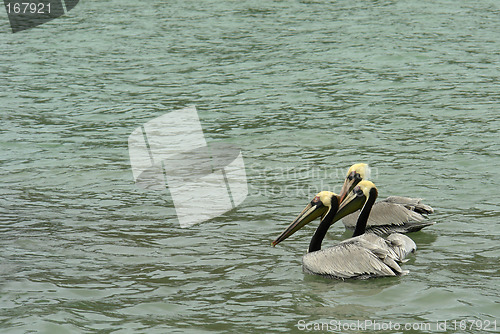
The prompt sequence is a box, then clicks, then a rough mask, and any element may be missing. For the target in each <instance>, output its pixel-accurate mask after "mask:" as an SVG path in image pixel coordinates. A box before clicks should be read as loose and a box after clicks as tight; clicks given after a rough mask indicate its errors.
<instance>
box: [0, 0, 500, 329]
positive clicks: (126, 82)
mask: <svg viewBox="0 0 500 334" xmlns="http://www.w3.org/2000/svg"><path fill="white" fill-rule="evenodd" d="M8 23H9V21H8V19H7V14H6V12H5V11H3V10H0V43H1V45H2V48H1V51H0V92H1V93H0V107H1V112H0V119H1V127H0V185H1V186H0V250H1V251H0V332H1V333H31V332H33V333H237V332H238V333H266V332H284V333H287V332H297V333H322V332H334V333H358V332H368V330H370V331H372V332H378V333H384V332H390V333H402V332H405V333H411V332H414V333H418V332H436V333H437V332H443V331H439V330H438V327H437V326H438V324H442V323H443V322H444V321H446V326H447V331H448V332H460V333H479V332H481V330H483V331H484V327H486V326H489V327H488V328H487V329H488V330H489V331H490V332H498V328H499V327H500V304H499V303H500V298H499V290H498V286H499V283H500V280H499V276H500V275H499V264H498V257H499V255H500V251H499V240H500V233H499V232H498V230H497V229H496V228H497V226H498V221H499V216H500V211H499V205H498V203H499V202H500V193H499V190H498V189H499V187H500V177H499V172H500V136H499V129H500V120H499V116H500V111H499V110H500V85H499V82H500V39H499V36H500V35H499V31H500V3H499V2H498V1H488V0H479V1H460V2H457V1H444V0H440V1H432V2H431V1H415V0H406V1H357V2H352V1H312V0H311V1H200V2H193V1H170V2H167V1H156V0H152V1H143V2H134V1H128V0H122V1H117V0H110V1H90V0H88V1H81V3H79V4H78V5H77V6H76V7H75V8H74V9H73V10H71V11H70V12H68V14H67V15H65V16H63V17H61V18H59V19H55V20H53V21H51V22H49V23H47V24H44V25H41V26H39V27H36V28H33V29H30V30H26V31H23V32H18V33H15V34H13V33H11V31H10V27H9V25H8ZM189 105H196V107H197V109H198V114H199V118H200V121H201V123H202V127H203V131H204V134H205V137H206V140H207V142H211V143H226V144H231V145H236V146H238V147H240V148H241V150H242V155H243V159H244V162H245V167H246V174H247V179H248V189H249V194H248V197H247V198H246V199H245V201H244V202H243V203H242V204H241V205H239V206H238V207H237V208H235V209H233V210H231V211H229V212H227V213H225V214H224V215H222V216H220V217H217V218H214V219H212V220H210V221H206V222H203V223H201V224H198V225H195V226H192V227H190V228H185V229H182V228H180V226H179V223H178V221H177V217H176V211H175V208H174V206H173V201H172V196H171V194H170V192H169V190H168V189H165V190H164V191H156V192H152V191H145V190H143V189H140V188H138V187H137V186H136V185H135V183H134V179H133V176H132V169H131V165H130V161H129V152H128V146H127V140H128V136H129V135H130V133H131V132H132V131H133V130H134V129H135V128H137V127H139V126H141V125H142V124H144V123H146V122H148V121H150V120H151V119H154V118H156V117H158V116H161V115H164V114H166V113H168V112H170V111H174V110H179V109H181V108H184V107H187V106H189ZM356 162H367V163H369V164H370V165H371V166H372V174H373V175H372V180H373V182H374V183H375V184H376V185H377V186H378V189H379V194H380V197H386V196H389V195H403V196H413V197H420V198H423V199H424V201H425V203H427V204H430V205H432V206H433V207H434V209H435V213H434V214H433V215H432V216H430V219H432V220H433V221H435V222H436V225H434V226H432V227H429V228H427V229H425V230H424V231H421V232H417V233H413V234H411V235H410V236H411V238H412V239H413V240H415V242H416V244H417V247H418V250H417V253H416V254H415V256H412V257H411V258H410V261H409V262H407V263H405V264H404V269H407V270H409V271H410V273H409V275H407V276H404V277H398V278H381V279H372V280H364V281H333V280H327V279H323V278H318V277H311V276H308V275H305V274H303V273H302V270H301V257H302V255H303V254H304V252H305V251H306V249H307V246H308V243H309V238H310V237H311V236H312V233H313V231H314V228H315V227H316V226H317V224H313V223H311V224H310V226H309V225H308V226H307V227H305V228H304V229H303V231H300V232H298V233H297V234H296V235H294V236H293V237H292V238H290V239H289V240H286V241H285V242H283V243H282V244H280V245H279V246H277V247H275V248H272V247H271V246H270V242H271V241H272V240H273V239H274V238H275V237H276V236H277V235H278V234H279V233H281V231H282V230H283V229H284V228H285V227H286V226H288V224H289V223H290V222H291V221H292V220H293V219H294V218H295V217H296V215H297V214H298V213H299V212H300V211H301V210H302V209H303V207H304V206H305V205H306V204H307V203H308V202H309V201H310V200H311V199H312V198H313V197H314V195H315V194H316V193H317V192H318V191H320V190H331V191H336V192H339V191H340V187H341V185H342V182H343V178H344V177H345V173H346V171H347V168H348V167H349V166H350V165H351V164H353V163H356ZM347 237H349V234H348V233H344V228H343V226H342V224H341V223H337V224H335V225H334V226H333V227H332V228H331V229H330V231H329V234H328V236H327V238H326V240H325V241H324V244H325V246H328V245H333V244H335V243H337V242H339V241H340V240H343V239H345V238H347ZM338 321H340V322H341V323H343V324H353V323H355V322H358V321H359V322H362V323H363V324H365V322H366V321H368V322H370V321H371V322H372V323H378V324H379V325H380V329H378V328H373V327H371V328H368V329H367V330H366V331H365V330H364V328H362V327H355V328H354V327H353V328H338V326H337V327H336V326H335V324H338ZM495 321H496V322H497V323H496V330H495V327H494V324H495ZM390 323H391V324H392V325H393V326H392V327H391V328H389V327H388V326H389V324H390ZM325 324H326V325H325ZM394 324H400V327H399V328H395V326H394ZM320 325H322V326H323V327H321V328H319V327H318V326H320ZM405 325H409V326H411V327H412V328H411V330H403V326H405ZM464 325H465V328H464ZM426 326H430V327H426Z"/></svg>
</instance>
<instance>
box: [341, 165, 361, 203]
mask: <svg viewBox="0 0 500 334" xmlns="http://www.w3.org/2000/svg"><path fill="white" fill-rule="evenodd" d="M359 181H361V179H360V178H359V177H356V172H352V173H351V174H349V175H347V177H346V178H345V181H344V184H343V185H342V189H341V190H340V194H339V197H340V202H342V201H343V200H344V197H346V195H347V194H348V193H349V192H351V191H352V189H353V188H354V187H355V186H356V185H357V184H358V183H359Z"/></svg>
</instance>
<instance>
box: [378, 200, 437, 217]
mask: <svg viewBox="0 0 500 334" xmlns="http://www.w3.org/2000/svg"><path fill="white" fill-rule="evenodd" d="M384 202H388V203H396V204H401V205H403V206H404V207H406V208H407V209H408V210H411V211H415V212H417V213H420V214H430V213H434V209H433V208H432V207H431V206H430V205H426V204H424V203H422V199H421V198H411V197H402V196H389V197H387V198H386V199H385V200H384Z"/></svg>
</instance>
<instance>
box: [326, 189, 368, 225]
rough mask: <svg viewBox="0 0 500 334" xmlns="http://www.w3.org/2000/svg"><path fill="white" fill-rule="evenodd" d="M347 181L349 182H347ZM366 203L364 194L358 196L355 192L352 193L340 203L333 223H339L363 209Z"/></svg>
mask: <svg viewBox="0 0 500 334" xmlns="http://www.w3.org/2000/svg"><path fill="white" fill-rule="evenodd" d="M346 181H347V180H346ZM358 182H359V181H358ZM365 202H366V196H365V195H364V194H362V195H358V194H356V193H355V192H354V191H351V192H350V193H349V194H348V195H347V196H346V197H345V198H344V200H343V201H342V202H341V203H340V205H339V209H338V210H337V213H336V214H335V216H334V217H333V221H338V220H340V219H342V218H344V217H345V216H347V215H350V214H351V213H353V212H355V211H357V210H359V209H361V208H362V207H363V205H364V204H365Z"/></svg>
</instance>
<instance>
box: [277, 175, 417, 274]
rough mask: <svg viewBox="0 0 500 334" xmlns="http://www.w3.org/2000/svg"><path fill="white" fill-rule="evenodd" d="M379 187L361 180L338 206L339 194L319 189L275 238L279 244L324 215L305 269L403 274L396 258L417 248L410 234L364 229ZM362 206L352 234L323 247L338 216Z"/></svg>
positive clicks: (328, 271) (305, 258) (306, 259)
mask: <svg viewBox="0 0 500 334" xmlns="http://www.w3.org/2000/svg"><path fill="white" fill-rule="evenodd" d="M377 194H378V192H377V188H376V187H375V185H374V184H373V183H372V182H370V181H360V182H359V184H358V185H357V186H355V187H354V189H353V191H352V192H351V193H349V194H348V196H346V198H345V199H344V201H343V202H342V203H341V204H340V206H339V199H340V198H339V196H338V195H336V194H334V193H332V192H327V191H322V192H320V193H319V194H318V195H317V196H316V197H314V199H313V200H312V201H311V203H309V204H308V205H307V207H306V208H305V209H304V210H303V211H302V212H301V213H300V214H299V216H298V217H297V218H296V219H295V220H294V221H293V223H292V224H290V226H288V228H287V229H286V230H285V231H284V232H283V233H282V234H281V235H280V236H279V237H278V238H277V239H276V240H274V241H273V243H272V245H273V246H276V245H277V244H278V243H280V242H281V241H283V240H285V239H286V238H288V237H289V236H291V235H292V234H293V233H295V232H296V231H297V230H299V229H300V228H302V227H303V226H304V225H306V224H307V223H309V222H311V221H312V220H314V219H316V218H317V217H320V216H321V217H322V218H321V223H320V225H319V227H318V228H317V229H316V232H315V233H314V235H313V237H312V239H311V243H310V244H309V250H308V253H307V254H305V255H304V257H303V258H302V265H303V270H304V272H305V273H309V274H315V275H321V276H325V277H329V278H337V279H346V278H363V279H364V278H370V277H380V276H398V275H404V274H406V273H407V272H408V271H404V270H402V269H401V267H400V266H399V265H398V263H397V262H404V258H405V257H406V255H407V254H409V253H410V252H414V251H415V250H416V248H417V246H416V245H415V243H414V242H413V240H411V239H410V238H409V237H407V236H405V235H403V234H399V233H393V234H391V235H389V236H388V237H387V239H383V238H382V237H380V236H377V235H375V234H373V233H365V228H366V223H367V221H368V216H369V215H370V210H371V209H372V206H373V204H374V203H375V199H376V198H377ZM360 208H361V214H360V215H359V218H358V221H357V224H356V229H355V230H354V234H353V237H352V238H350V239H347V240H344V241H342V242H341V243H339V244H338V245H336V246H333V247H331V248H326V249H321V243H322V241H323V238H324V237H325V235H326V232H327V230H328V228H329V227H330V226H331V225H332V224H333V223H334V222H336V221H337V220H339V219H340V218H342V217H343V216H345V215H348V214H350V213H352V212H354V211H356V210H358V209H360Z"/></svg>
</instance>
